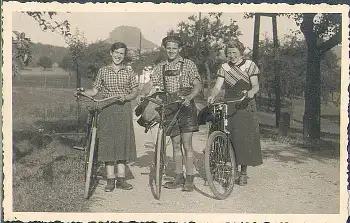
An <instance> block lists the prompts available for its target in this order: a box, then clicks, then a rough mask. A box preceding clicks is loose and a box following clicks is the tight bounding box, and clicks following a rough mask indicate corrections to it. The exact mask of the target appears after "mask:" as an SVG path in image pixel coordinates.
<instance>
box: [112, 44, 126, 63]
mask: <svg viewBox="0 0 350 223" xmlns="http://www.w3.org/2000/svg"><path fill="white" fill-rule="evenodd" d="M110 54H111V56H112V60H113V63H114V64H115V65H120V64H121V63H122V62H123V61H124V58H125V48H119V49H115V50H114V51H113V52H112V51H111V52H110Z"/></svg>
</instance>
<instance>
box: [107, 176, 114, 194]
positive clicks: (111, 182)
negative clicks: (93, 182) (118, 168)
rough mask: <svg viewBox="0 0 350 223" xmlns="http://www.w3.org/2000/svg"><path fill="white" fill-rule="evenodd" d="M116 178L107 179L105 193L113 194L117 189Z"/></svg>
mask: <svg viewBox="0 0 350 223" xmlns="http://www.w3.org/2000/svg"><path fill="white" fill-rule="evenodd" d="M114 182H115V178H107V185H106V187H105V192H112V191H113V190H114V188H115V183H114Z"/></svg>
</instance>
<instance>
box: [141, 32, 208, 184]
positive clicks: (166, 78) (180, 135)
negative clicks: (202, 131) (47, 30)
mask: <svg viewBox="0 0 350 223" xmlns="http://www.w3.org/2000/svg"><path fill="white" fill-rule="evenodd" d="M162 46H163V47H164V48H165V50H166V53H167V57H168V58H167V60H165V61H163V62H160V63H159V64H158V65H157V66H156V67H155V68H154V70H153V73H152V74H151V76H150V81H149V82H148V83H147V84H146V85H145V87H144V88H143V93H141V94H143V95H147V94H149V92H150V91H151V89H152V87H155V86H159V87H160V88H161V89H164V90H165V91H166V92H168V93H169V95H171V96H173V95H177V96H180V97H183V98H184V99H185V101H184V102H183V106H181V108H180V109H181V111H180V113H179V116H178V118H177V122H176V123H175V126H173V127H172V129H171V131H170V132H168V133H167V135H169V136H170V138H171V140H172V144H173V150H174V161H175V174H176V176H175V180H174V181H171V182H166V183H165V185H164V187H165V188H169V189H175V188H180V187H182V190H183V191H193V189H194V186H193V175H194V174H193V170H194V164H193V147H192V135H193V132H196V131H198V120H197V108H196V105H195V103H194V100H193V98H194V97H196V95H197V94H198V93H199V92H200V91H201V88H202V84H201V78H200V76H199V73H198V69H197V67H196V65H195V64H194V62H193V61H191V60H188V59H184V58H183V57H181V56H180V51H181V47H182V41H181V39H180V38H179V37H178V36H176V35H169V36H167V37H165V38H164V39H163V40H162ZM163 82H165V86H164V84H163ZM181 144H182V146H183V149H184V152H185V154H184V159H183V157H182V152H181ZM183 162H184V163H185V165H186V178H185V177H184V173H183Z"/></svg>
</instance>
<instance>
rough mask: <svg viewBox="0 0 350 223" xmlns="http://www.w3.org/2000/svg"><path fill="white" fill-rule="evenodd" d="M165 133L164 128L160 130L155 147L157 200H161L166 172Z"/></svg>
mask: <svg viewBox="0 0 350 223" xmlns="http://www.w3.org/2000/svg"><path fill="white" fill-rule="evenodd" d="M164 134H165V132H164V129H163V128H160V129H159V130H158V135H157V141H156V146H155V153H154V155H155V157H154V162H155V163H154V168H155V171H154V172H155V179H154V181H155V186H156V188H155V197H156V199H157V200H159V199H160V194H161V190H162V178H163V171H164V145H165V144H164V140H165V135H164Z"/></svg>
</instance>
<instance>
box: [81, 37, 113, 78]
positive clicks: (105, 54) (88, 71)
mask: <svg viewBox="0 0 350 223" xmlns="http://www.w3.org/2000/svg"><path fill="white" fill-rule="evenodd" d="M110 48H111V44H109V43H107V42H104V41H98V42H95V43H91V44H89V45H88V46H87V47H86V48H85V51H84V56H83V57H82V60H81V61H80V64H81V71H82V74H83V75H86V76H88V77H95V76H96V74H97V72H98V70H99V69H100V68H101V67H102V66H105V65H107V64H110V63H111V62H112V60H111V56H110V54H109V51H110Z"/></svg>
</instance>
